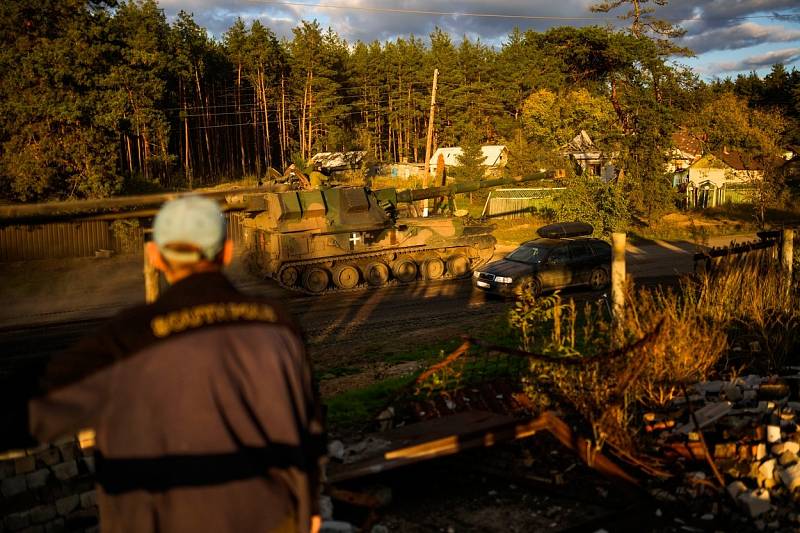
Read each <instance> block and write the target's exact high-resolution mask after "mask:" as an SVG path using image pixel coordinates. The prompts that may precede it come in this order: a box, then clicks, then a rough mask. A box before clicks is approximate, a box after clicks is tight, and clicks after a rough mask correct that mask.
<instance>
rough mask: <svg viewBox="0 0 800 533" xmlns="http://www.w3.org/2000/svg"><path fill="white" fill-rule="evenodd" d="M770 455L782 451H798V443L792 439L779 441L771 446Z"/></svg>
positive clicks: (799, 449) (799, 450)
mask: <svg viewBox="0 0 800 533" xmlns="http://www.w3.org/2000/svg"><path fill="white" fill-rule="evenodd" d="M770 451H771V452H772V455H778V456H780V455H782V454H783V453H784V452H792V453H794V454H798V453H800V444H798V443H797V442H794V441H791V440H790V441H786V442H780V443H778V444H775V445H774V446H772V448H771V450H770Z"/></svg>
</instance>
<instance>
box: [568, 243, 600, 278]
mask: <svg viewBox="0 0 800 533" xmlns="http://www.w3.org/2000/svg"><path fill="white" fill-rule="evenodd" d="M569 251H570V256H571V263H570V264H571V265H572V283H573V284H578V283H587V282H588V281H589V273H590V272H591V271H592V268H593V267H594V264H595V259H594V253H593V252H592V248H591V246H589V243H588V242H586V241H573V242H571V243H570V244H569Z"/></svg>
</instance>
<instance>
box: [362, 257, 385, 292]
mask: <svg viewBox="0 0 800 533" xmlns="http://www.w3.org/2000/svg"><path fill="white" fill-rule="evenodd" d="M364 279H366V280H367V283H369V284H370V285H371V286H373V287H381V286H383V285H386V283H387V282H388V281H389V267H387V266H386V265H385V264H383V263H381V262H375V263H370V264H368V265H367V268H365V269H364Z"/></svg>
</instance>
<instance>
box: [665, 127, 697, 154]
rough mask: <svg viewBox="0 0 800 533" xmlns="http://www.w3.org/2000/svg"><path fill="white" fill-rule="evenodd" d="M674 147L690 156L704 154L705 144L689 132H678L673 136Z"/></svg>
mask: <svg viewBox="0 0 800 533" xmlns="http://www.w3.org/2000/svg"><path fill="white" fill-rule="evenodd" d="M672 145H673V146H674V147H675V148H677V149H678V150H680V151H681V152H683V153H684V154H686V155H689V156H698V155H700V154H702V153H703V143H702V142H701V140H700V139H698V138H697V137H695V136H694V135H692V134H690V133H689V132H688V131H677V132H675V133H673V134H672Z"/></svg>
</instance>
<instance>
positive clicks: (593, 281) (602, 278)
mask: <svg viewBox="0 0 800 533" xmlns="http://www.w3.org/2000/svg"><path fill="white" fill-rule="evenodd" d="M607 285H608V272H607V271H606V269H605V268H600V267H597V268H595V269H594V270H592V272H591V273H590V274H589V288H591V289H592V290H593V291H599V290H601V289H605V288H606V286H607Z"/></svg>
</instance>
